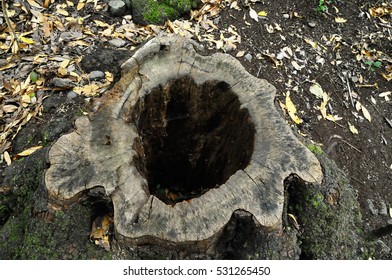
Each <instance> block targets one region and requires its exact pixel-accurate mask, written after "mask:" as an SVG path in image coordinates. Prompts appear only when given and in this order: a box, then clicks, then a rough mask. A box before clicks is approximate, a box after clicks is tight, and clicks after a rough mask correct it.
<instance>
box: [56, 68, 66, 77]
mask: <svg viewBox="0 0 392 280" xmlns="http://www.w3.org/2000/svg"><path fill="white" fill-rule="evenodd" d="M67 72H68V71H67V69H65V68H63V67H60V68H59V69H57V73H58V74H59V75H60V76H65V75H67Z"/></svg>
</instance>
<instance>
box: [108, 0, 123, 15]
mask: <svg viewBox="0 0 392 280" xmlns="http://www.w3.org/2000/svg"><path fill="white" fill-rule="evenodd" d="M108 5H109V12H110V14H111V15H112V16H115V17H119V16H123V15H125V14H126V13H127V6H126V4H125V2H124V1H121V0H110V1H109V3H108Z"/></svg>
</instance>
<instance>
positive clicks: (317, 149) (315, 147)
mask: <svg viewBox="0 0 392 280" xmlns="http://www.w3.org/2000/svg"><path fill="white" fill-rule="evenodd" d="M307 147H308V149H309V150H310V151H311V152H312V153H313V154H315V155H322V154H324V151H323V150H322V149H321V147H320V146H318V145H316V144H313V143H309V144H308V145H307Z"/></svg>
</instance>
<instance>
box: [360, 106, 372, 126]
mask: <svg viewBox="0 0 392 280" xmlns="http://www.w3.org/2000/svg"><path fill="white" fill-rule="evenodd" d="M361 109H362V114H363V116H364V117H365V118H366V119H367V120H368V121H369V122H372V117H371V116H370V114H369V111H368V110H367V109H366V108H365V107H363V105H361Z"/></svg>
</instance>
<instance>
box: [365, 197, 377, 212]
mask: <svg viewBox="0 0 392 280" xmlns="http://www.w3.org/2000/svg"><path fill="white" fill-rule="evenodd" d="M367 203H368V207H369V210H370V212H371V213H372V214H373V215H377V214H378V210H377V209H376V208H375V207H374V204H373V200H371V199H368V200H367Z"/></svg>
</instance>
